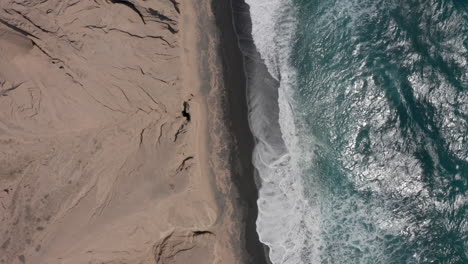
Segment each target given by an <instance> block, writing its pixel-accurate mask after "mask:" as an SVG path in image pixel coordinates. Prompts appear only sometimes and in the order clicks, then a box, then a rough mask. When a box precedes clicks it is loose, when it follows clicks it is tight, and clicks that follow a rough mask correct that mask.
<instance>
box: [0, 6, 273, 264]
mask: <svg viewBox="0 0 468 264" xmlns="http://www.w3.org/2000/svg"><path fill="white" fill-rule="evenodd" d="M0 7H1V11H0V188H1V193H0V263H5V264H10V263H12V264H13V263H34V264H36V263H37V264H42V263H51V264H53V263H96V264H97V263H142V264H143V263H256V264H257V263H265V262H266V259H265V253H264V249H263V245H262V244H261V243H260V242H259V241H258V235H257V234H256V232H255V219H256V210H257V209H256V199H257V190H256V185H255V182H254V177H253V170H254V169H253V166H252V164H251V155H252V148H253V139H252V135H251V134H250V131H249V127H248V122H247V106H246V105H245V102H246V100H245V77H244V70H243V63H242V61H241V60H240V58H241V56H240V50H239V47H238V43H237V40H236V34H235V32H234V29H233V25H232V17H231V3H230V1H218V2H217V4H216V5H214V6H213V7H212V1H210V0H203V1H196V2H195V1H188V0H184V1H176V0H148V1H137V0H111V1H105V0H94V1H78V0H76V1H75V0H73V1H59V0H49V1H39V0H37V1H13V0H8V1H2V2H1V3H0ZM219 32H221V33H219ZM225 54H230V55H229V56H233V55H234V56H235V55H236V54H238V55H239V56H238V59H237V60H236V59H233V58H232V57H226V55H225Z"/></svg>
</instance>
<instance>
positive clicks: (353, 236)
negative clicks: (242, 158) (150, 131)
mask: <svg viewBox="0 0 468 264" xmlns="http://www.w3.org/2000/svg"><path fill="white" fill-rule="evenodd" d="M293 5H294V6H295V8H296V9H295V13H294V14H295V15H296V16H297V18H296V22H297V29H296V32H295V34H294V36H293V38H292V41H291V45H292V56H291V59H290V64H291V67H293V68H294V69H295V71H296V80H295V82H294V84H293V85H292V90H293V91H294V92H293V93H292V94H293V105H294V106H293V108H294V118H295V123H296V125H297V127H298V129H297V131H298V137H299V142H300V144H299V145H300V146H301V147H300V149H301V150H300V151H301V152H303V153H308V154H309V156H310V158H307V159H304V160H302V161H299V163H300V164H301V168H302V170H301V174H302V177H303V181H304V182H305V188H304V192H305V196H306V198H308V199H309V202H310V203H311V204H318V208H319V211H318V212H317V214H320V220H319V221H318V224H319V228H318V230H319V231H313V232H319V234H312V232H311V231H307V230H304V232H311V235H310V237H311V239H312V237H318V238H319V240H317V241H316V242H315V245H314V242H312V243H305V244H304V245H303V246H302V247H301V248H300V249H298V250H300V251H301V252H302V257H301V259H302V261H303V263H369V264H372V263H395V264H396V263H452V264H455V263H457V264H462V263H465V264H466V263H468V222H467V221H468V212H467V209H468V196H467V195H468V193H467V190H468V189H467V188H468V142H467V139H468V67H467V66H468V65H467V59H468V39H467V37H468V12H467V11H468V1H453V0H452V1H442V0H428V1H414V0H402V1H397V0H394V1H392V0H388V1H384V0H341V1H339V0H294V1H293ZM306 156H307V155H306ZM317 246H318V247H319V249H320V250H319V251H320V254H316V253H314V254H312V253H311V252H312V251H313V250H311V249H312V248H313V247H317Z"/></svg>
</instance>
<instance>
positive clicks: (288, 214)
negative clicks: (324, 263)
mask: <svg viewBox="0 0 468 264" xmlns="http://www.w3.org/2000/svg"><path fill="white" fill-rule="evenodd" d="M247 3H248V4H249V5H250V12H251V16H252V24H253V28H252V35H253V38H254V42H255V45H256V47H257V49H258V51H259V52H260V54H261V56H262V59H263V60H264V62H265V64H266V66H267V68H268V70H269V72H270V74H271V75H272V76H273V77H274V78H276V79H277V80H279V81H280V87H279V99H278V104H279V109H280V113H279V123H280V127H281V132H282V138H283V140H284V142H285V145H286V149H287V150H286V153H284V152H280V153H275V152H273V153H272V150H274V149H275V148H274V147H271V144H275V142H268V140H262V139H263V138H265V136H264V135H260V134H261V133H263V132H264V131H262V130H260V129H257V127H256V126H255V125H252V126H251V127H252V129H253V133H254V134H255V136H257V138H260V141H259V143H258V144H257V146H256V148H255V152H254V164H255V166H256V168H257V169H258V171H259V174H260V175H259V176H260V178H261V179H262V187H261V189H260V190H259V200H258V207H259V216H258V220H257V231H258V233H259V236H260V240H261V241H262V242H263V243H265V244H266V245H268V246H269V248H270V259H271V261H272V262H273V263H274V264H278V263H284V264H289V263H290V264H299V263H304V262H303V259H304V257H305V258H306V259H310V256H318V255H319V254H318V252H315V251H317V250H318V249H319V248H320V239H319V237H318V236H317V234H318V233H319V232H318V228H319V220H318V219H319V215H320V214H319V208H318V206H314V204H313V203H310V202H309V201H308V200H307V199H305V197H304V189H303V181H302V178H301V176H300V172H299V171H300V170H299V169H298V167H299V164H298V162H299V161H300V160H301V159H303V158H304V157H300V156H301V155H302V154H301V153H300V152H299V151H298V150H299V148H297V144H298V143H297V137H296V132H295V131H296V128H295V124H294V116H293V109H292V108H291V103H292V102H291V93H292V90H291V87H292V85H293V84H294V80H295V72H294V69H293V68H292V67H290V62H289V58H290V53H291V50H290V49H291V40H292V37H293V33H294V31H295V26H296V24H295V21H294V17H295V16H294V9H293V5H292V3H291V1H290V0H261V1H259V0H247ZM252 123H254V121H253V120H251V124H252ZM304 249H307V252H304Z"/></svg>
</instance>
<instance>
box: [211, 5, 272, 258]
mask: <svg viewBox="0 0 468 264" xmlns="http://www.w3.org/2000/svg"><path fill="white" fill-rule="evenodd" d="M234 2H237V1H236V0H234ZM234 2H231V0H223V1H213V10H214V13H215V17H216V24H217V26H218V28H219V31H220V32H219V33H220V47H219V52H220V56H221V60H222V67H223V77H224V83H225V87H226V89H227V90H226V92H227V100H228V102H227V109H226V110H227V115H226V121H227V123H228V128H229V129H230V131H231V132H232V133H233V137H234V141H235V143H237V145H236V148H233V153H232V155H231V159H232V160H231V164H232V172H233V181H234V183H235V185H236V187H237V189H238V191H239V197H238V199H239V201H238V203H239V204H240V208H239V209H240V211H241V212H240V217H241V219H239V220H240V221H242V222H243V223H245V236H244V238H245V244H246V251H247V254H248V256H246V260H245V261H246V263H253V264H264V263H265V264H266V263H270V261H269V259H268V248H267V247H266V246H265V245H264V244H262V243H261V242H260V240H259V237H258V234H257V230H256V223H255V222H256V219H257V215H258V208H257V199H258V190H257V184H256V181H255V168H254V166H253V164H252V152H253V148H254V143H255V142H254V138H253V135H252V133H251V131H250V127H249V122H248V107H247V94H246V92H247V89H246V85H247V79H246V71H245V67H244V56H243V53H242V52H241V49H240V46H239V38H238V35H237V33H236V31H235V27H234V17H233V9H232V6H233V4H236V5H237V4H238V3H234ZM242 2H243V1H242ZM247 15H248V13H247ZM249 19H250V18H249ZM252 43H253V42H252Z"/></svg>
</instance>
